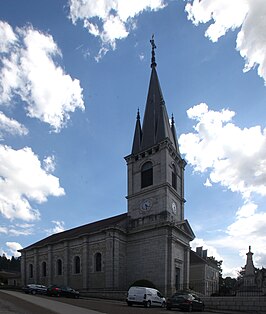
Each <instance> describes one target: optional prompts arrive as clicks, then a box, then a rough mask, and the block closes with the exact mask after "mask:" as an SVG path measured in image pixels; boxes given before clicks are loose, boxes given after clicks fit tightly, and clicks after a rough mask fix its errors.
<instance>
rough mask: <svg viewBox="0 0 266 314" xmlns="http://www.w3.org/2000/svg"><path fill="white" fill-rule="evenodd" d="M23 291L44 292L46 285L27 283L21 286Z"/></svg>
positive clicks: (31, 292)
mask: <svg viewBox="0 0 266 314" xmlns="http://www.w3.org/2000/svg"><path fill="white" fill-rule="evenodd" d="M23 291H24V292H25V293H27V294H29V293H30V294H37V293H38V294H46V291H47V287H46V286H43V285H36V284H29V285H27V286H26V287H24V288H23Z"/></svg>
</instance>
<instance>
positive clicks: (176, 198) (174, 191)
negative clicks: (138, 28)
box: [125, 37, 186, 227]
mask: <svg viewBox="0 0 266 314" xmlns="http://www.w3.org/2000/svg"><path fill="white" fill-rule="evenodd" d="M150 42H151V47H152V58H151V76H150V83H149V89H148V96H147V101H146V107H145V114H144V119H143V123H142V124H141V118H140V113H139V111H138V113H137V120H136V126H135V133H134V139H133V145H132V151H131V154H130V155H128V156H126V157H125V160H126V162H127V169H128V195H127V200H128V217H129V225H130V226H131V227H137V226H139V225H142V226H143V225H146V224H151V223H152V224H154V223H160V222H174V223H178V222H181V221H183V220H184V203H185V199H184V168H185V166H186V162H185V160H184V159H182V157H181V155H180V152H179V147H178V141H177V137H176V130H175V122H174V117H173V116H172V118H171V121H170V122H169V117H168V114H167V110H166V106H165V101H164V98H163V94H162V91H161V87H160V83H159V79H158V75H157V70H156V66H157V64H156V62H155V49H156V46H155V43H154V38H153V37H152V39H151V41H150Z"/></svg>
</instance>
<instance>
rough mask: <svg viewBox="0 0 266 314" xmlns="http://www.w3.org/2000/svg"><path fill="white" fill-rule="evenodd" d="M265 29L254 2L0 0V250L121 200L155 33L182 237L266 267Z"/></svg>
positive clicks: (110, 209) (265, 6)
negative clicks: (181, 207) (181, 181)
mask: <svg viewBox="0 0 266 314" xmlns="http://www.w3.org/2000/svg"><path fill="white" fill-rule="evenodd" d="M265 29H266V1H265V0H234V1H231V0H194V1H185V0H127V1H125V0H97V1H95V0H69V1H67V0H57V1H54V0H46V1H36V0H2V1H1V2H0V254H1V255H2V254H6V256H8V257H10V256H12V255H14V256H19V253H18V252H17V250H18V249H20V248H23V247H26V246H28V245H30V244H32V243H34V242H36V241H38V240H40V239H42V238H44V237H46V236H48V235H50V234H53V233H56V232H60V231H63V230H67V229H70V228H73V227H76V226H79V225H83V224H87V223H90V222H93V221H97V220H100V219H104V218H108V217H111V216H114V215H118V214H121V213H124V212H126V211H127V202H126V198H125V197H126V195H127V169H126V162H125V160H124V157H125V156H127V155H129V154H130V152H131V146H132V140H133V133H134V127H135V121H136V114H137V110H138V108H139V111H140V115H141V117H143V115H144V109H145V103H146V97H147V91H148V84H149V77H150V62H151V46H150V42H149V41H150V39H151V36H152V34H154V38H155V43H156V46H157V49H156V63H157V73H158V76H159V80H160V84H161V88H162V92H163V95H164V100H165V103H166V107H167V110H168V114H169V116H170V115H171V114H173V115H174V117H175V124H176V130H177V136H178V141H179V146H180V152H181V154H182V157H183V158H184V159H185V160H186V161H187V166H186V170H185V198H186V203H185V218H186V219H188V221H189V223H190V225H191V227H192V229H193V231H194V233H195V235H196V238H195V240H194V241H193V242H192V243H191V247H192V249H195V248H196V247H197V246H203V249H208V256H214V257H215V258H216V259H218V260H223V264H222V268H223V276H224V277H226V276H236V275H237V271H239V270H241V267H243V266H244V265H245V261H246V253H247V252H248V246H249V245H251V250H252V252H253V253H254V256H253V259H254V264H255V266H256V267H259V268H261V267H262V266H264V267H266V205H265V200H266V127H265V117H266V86H265V85H266V32H265Z"/></svg>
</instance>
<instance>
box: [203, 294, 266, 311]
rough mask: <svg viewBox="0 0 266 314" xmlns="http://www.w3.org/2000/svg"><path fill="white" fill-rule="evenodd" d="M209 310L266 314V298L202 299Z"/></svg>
mask: <svg viewBox="0 0 266 314" xmlns="http://www.w3.org/2000/svg"><path fill="white" fill-rule="evenodd" d="M202 299H203V300H204V302H205V306H206V308H207V309H215V310H231V311H245V312H250V313H252V314H265V313H266V296H260V297H256V296H250V297H202Z"/></svg>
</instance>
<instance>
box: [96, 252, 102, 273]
mask: <svg viewBox="0 0 266 314" xmlns="http://www.w3.org/2000/svg"><path fill="white" fill-rule="evenodd" d="M95 271H102V254H101V253H96V254H95Z"/></svg>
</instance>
